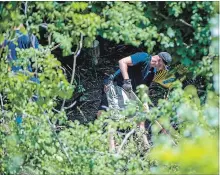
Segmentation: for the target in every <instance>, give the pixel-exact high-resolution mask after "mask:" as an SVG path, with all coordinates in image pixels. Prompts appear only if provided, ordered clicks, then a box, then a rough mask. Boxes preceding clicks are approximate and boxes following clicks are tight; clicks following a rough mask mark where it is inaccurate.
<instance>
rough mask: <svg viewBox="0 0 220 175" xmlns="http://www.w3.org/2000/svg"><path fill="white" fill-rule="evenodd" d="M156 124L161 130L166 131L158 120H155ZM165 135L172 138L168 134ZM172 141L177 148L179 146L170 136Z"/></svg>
mask: <svg viewBox="0 0 220 175" xmlns="http://www.w3.org/2000/svg"><path fill="white" fill-rule="evenodd" d="M155 123H156V124H157V125H158V126H159V127H160V129H164V128H163V127H162V126H161V124H160V123H159V122H158V121H157V120H155ZM165 134H166V135H168V136H170V135H169V134H168V133H167V132H165ZM170 139H171V141H172V142H173V144H174V145H175V146H177V145H176V143H175V141H174V140H173V139H172V137H171V136H170Z"/></svg>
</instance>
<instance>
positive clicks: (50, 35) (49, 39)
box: [48, 33, 60, 51]
mask: <svg viewBox="0 0 220 175" xmlns="http://www.w3.org/2000/svg"><path fill="white" fill-rule="evenodd" d="M51 37H52V33H50V34H49V36H48V44H49V45H50V44H51ZM57 46H58V47H59V46H60V44H58V45H57ZM57 46H55V47H54V48H52V49H51V51H52V50H54V49H56V48H57Z"/></svg>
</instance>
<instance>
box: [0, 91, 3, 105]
mask: <svg viewBox="0 0 220 175" xmlns="http://www.w3.org/2000/svg"><path fill="white" fill-rule="evenodd" d="M0 98H1V106H2V109H4V104H3V99H2V94H1V93H0Z"/></svg>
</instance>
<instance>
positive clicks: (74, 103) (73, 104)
mask: <svg viewBox="0 0 220 175" xmlns="http://www.w3.org/2000/svg"><path fill="white" fill-rule="evenodd" d="M75 105H76V101H74V102H73V103H72V104H71V105H70V106H68V107H64V109H70V108H72V107H73V106H75Z"/></svg>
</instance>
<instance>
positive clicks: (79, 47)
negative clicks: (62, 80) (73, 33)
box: [61, 33, 83, 110]
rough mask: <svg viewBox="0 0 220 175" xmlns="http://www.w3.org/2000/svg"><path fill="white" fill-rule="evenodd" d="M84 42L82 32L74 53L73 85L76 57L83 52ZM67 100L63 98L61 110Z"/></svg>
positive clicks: (71, 82)
mask: <svg viewBox="0 0 220 175" xmlns="http://www.w3.org/2000/svg"><path fill="white" fill-rule="evenodd" d="M82 44H83V34H82V33H81V36H80V43H79V45H78V46H77V48H76V51H75V52H74V55H73V70H72V77H71V81H70V84H71V85H72V84H73V80H74V76H75V69H76V58H77V57H78V56H79V54H80V52H81V49H82ZM65 102H66V99H64V100H63V104H62V106H61V110H62V109H63V108H64V106H65Z"/></svg>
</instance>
